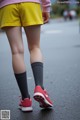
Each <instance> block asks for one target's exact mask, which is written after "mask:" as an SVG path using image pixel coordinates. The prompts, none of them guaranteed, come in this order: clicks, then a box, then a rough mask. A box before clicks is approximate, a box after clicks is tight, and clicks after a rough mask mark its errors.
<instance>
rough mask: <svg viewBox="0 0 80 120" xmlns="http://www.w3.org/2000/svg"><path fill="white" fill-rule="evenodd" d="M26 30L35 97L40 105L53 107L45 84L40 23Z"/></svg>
mask: <svg viewBox="0 0 80 120" xmlns="http://www.w3.org/2000/svg"><path fill="white" fill-rule="evenodd" d="M25 32H26V36H27V40H28V48H29V51H30V61H31V67H32V71H33V75H34V79H35V86H36V87H35V89H34V96H33V97H34V99H35V100H36V101H38V102H39V104H40V107H43V108H46V107H52V106H53V103H52V101H51V100H50V98H49V96H48V94H47V92H46V90H44V86H43V57H42V53H41V50H40V25H37V26H29V27H25Z"/></svg>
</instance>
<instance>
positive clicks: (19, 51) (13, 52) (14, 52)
mask: <svg viewBox="0 0 80 120" xmlns="http://www.w3.org/2000/svg"><path fill="white" fill-rule="evenodd" d="M17 54H18V55H19V54H21V55H22V54H24V48H23V47H19V48H18V47H14V49H12V55H17Z"/></svg>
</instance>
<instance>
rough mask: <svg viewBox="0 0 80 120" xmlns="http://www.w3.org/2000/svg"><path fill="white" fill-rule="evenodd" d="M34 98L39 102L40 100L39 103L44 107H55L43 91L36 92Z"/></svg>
mask: <svg viewBox="0 0 80 120" xmlns="http://www.w3.org/2000/svg"><path fill="white" fill-rule="evenodd" d="M33 98H34V99H35V100H36V101H37V102H39V104H40V105H42V106H43V107H44V108H48V107H53V105H52V104H50V103H49V102H48V101H47V99H46V98H45V96H44V95H43V94H42V93H39V92H36V93H34V96H33Z"/></svg>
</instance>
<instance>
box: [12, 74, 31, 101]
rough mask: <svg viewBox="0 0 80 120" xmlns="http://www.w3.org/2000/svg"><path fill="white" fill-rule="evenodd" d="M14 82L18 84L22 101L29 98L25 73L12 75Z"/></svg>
mask: <svg viewBox="0 0 80 120" xmlns="http://www.w3.org/2000/svg"><path fill="white" fill-rule="evenodd" d="M14 75H15V78H16V81H17V83H18V86H19V89H20V92H21V95H22V99H24V98H29V97H30V96H29V92H28V85H27V75H26V72H24V73H20V74H14Z"/></svg>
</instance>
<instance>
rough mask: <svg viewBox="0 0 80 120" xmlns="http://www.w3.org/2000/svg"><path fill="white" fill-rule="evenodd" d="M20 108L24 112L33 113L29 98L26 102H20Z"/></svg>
mask: <svg viewBox="0 0 80 120" xmlns="http://www.w3.org/2000/svg"><path fill="white" fill-rule="evenodd" d="M19 107H20V109H21V110H22V111H24V112H26V111H27V112H28V111H32V110H33V109H32V100H31V99H29V98H25V99H24V100H20V104H19Z"/></svg>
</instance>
